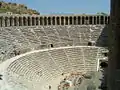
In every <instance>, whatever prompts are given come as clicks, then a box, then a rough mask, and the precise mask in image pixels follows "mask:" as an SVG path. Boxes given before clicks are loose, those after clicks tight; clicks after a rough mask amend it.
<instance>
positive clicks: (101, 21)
mask: <svg viewBox="0 0 120 90" xmlns="http://www.w3.org/2000/svg"><path fill="white" fill-rule="evenodd" d="M104 23H105V22H104V16H100V24H104Z"/></svg>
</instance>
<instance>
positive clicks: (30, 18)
mask: <svg viewBox="0 0 120 90" xmlns="http://www.w3.org/2000/svg"><path fill="white" fill-rule="evenodd" d="M28 22H29V24H30V26H32V17H29V20H28Z"/></svg>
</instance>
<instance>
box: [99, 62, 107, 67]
mask: <svg viewBox="0 0 120 90" xmlns="http://www.w3.org/2000/svg"><path fill="white" fill-rule="evenodd" d="M100 66H101V68H107V67H108V63H107V62H101V63H100Z"/></svg>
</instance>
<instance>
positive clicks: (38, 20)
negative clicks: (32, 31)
mask: <svg viewBox="0 0 120 90" xmlns="http://www.w3.org/2000/svg"><path fill="white" fill-rule="evenodd" d="M38 25H39V26H40V17H38Z"/></svg>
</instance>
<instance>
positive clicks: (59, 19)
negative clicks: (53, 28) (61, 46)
mask: <svg viewBox="0 0 120 90" xmlns="http://www.w3.org/2000/svg"><path fill="white" fill-rule="evenodd" d="M59 25H61V16H59Z"/></svg>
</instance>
